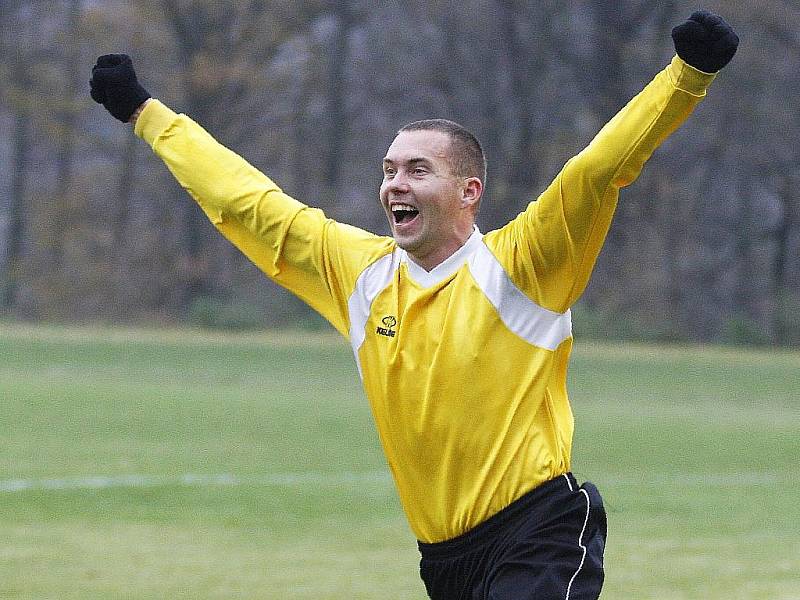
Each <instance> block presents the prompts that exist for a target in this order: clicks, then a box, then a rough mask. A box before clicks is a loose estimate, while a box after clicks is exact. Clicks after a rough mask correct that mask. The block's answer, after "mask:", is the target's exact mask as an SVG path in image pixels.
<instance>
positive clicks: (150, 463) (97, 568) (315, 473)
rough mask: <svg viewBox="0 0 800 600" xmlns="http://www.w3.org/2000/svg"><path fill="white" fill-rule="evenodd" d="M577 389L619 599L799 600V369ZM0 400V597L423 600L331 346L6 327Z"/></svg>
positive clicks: (607, 380)
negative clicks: (95, 482)
mask: <svg viewBox="0 0 800 600" xmlns="http://www.w3.org/2000/svg"><path fill="white" fill-rule="evenodd" d="M570 377H571V384H570V390H571V395H572V400H573V409H574V412H575V416H576V439H575V448H574V453H573V468H574V471H575V472H576V474H577V475H578V477H579V478H590V479H592V480H593V481H595V482H596V483H597V484H598V486H599V487H600V488H601V491H602V492H603V494H604V496H605V500H606V504H607V509H608V513H609V525H610V537H609V545H608V549H607V552H606V568H607V580H606V588H605V591H604V594H603V598H609V599H618V598H619V599H672V598H675V599H683V598H686V599H690V598H691V599H694V598H703V599H712V600H714V599H723V598H724V599H725V600H730V599H737V598H741V599H747V600H751V599H759V598H764V599H766V598H769V599H770V600H774V599H787V600H788V599H790V598H792V599H796V598H799V597H800V541H799V540H798V535H797V532H798V528H797V523H798V522H800V504H799V503H798V502H797V497H798V491H800V489H798V488H799V486H798V483H797V482H798V480H800V467H798V462H797V459H798V457H800V353H796V352H795V353H792V352H777V351H776V352H769V351H746V350H730V349H718V348H679V347H662V348H659V347H649V346H634V345H594V344H585V343H580V342H578V344H577V347H576V351H575V354H574V358H573V362H572V366H571V369H570ZM0 401H1V402H2V404H0V406H1V407H2V410H0V488H3V486H5V488H4V489H0V540H2V543H0V598H3V599H6V598H26V599H27V598H37V599H45V598H47V599H51V598H52V599H73V598H74V599H78V598H80V599H95V598H97V599H99V598H103V599H109V598H112V599H115V598H126V599H128V598H130V599H133V598H136V599H139V598H142V599H151V598H152V599H155V598H159V599H163V598H187V599H188V598H191V599H205V598H248V599H250V598H276V599H284V598H286V599H295V598H296V599H300V598H315V599H320V598H330V599H344V598H347V599H351V598H353V599H358V598H392V599H394V598H397V599H404V598H408V599H421V598H424V590H423V587H422V584H421V583H420V582H419V580H418V575H417V560H418V557H417V552H416V546H415V542H414V539H413V536H412V534H411V533H410V531H409V530H408V528H407V526H406V524H405V520H404V518H403V515H402V511H401V509H400V507H399V504H398V502H397V499H396V497H395V493H394V490H393V487H392V484H391V481H390V479H389V478H388V476H387V475H386V474H385V464H384V461H383V457H382V455H381V452H380V448H379V444H378V441H377V435H376V434H375V432H374V429H373V426H372V421H371V415H370V413H369V408H368V406H367V405H366V402H365V400H364V397H363V394H362V392H361V390H360V387H359V384H358V376H357V373H356V370H355V366H354V364H353V360H352V357H351V354H350V351H349V347H348V346H347V345H346V344H345V343H344V342H343V341H340V340H338V339H337V338H334V337H331V336H330V335H329V334H327V333H323V334H308V333H306V334H264V335H244V334H241V335H229V336H226V335H221V334H203V333H191V332H176V331H163V332H158V331H126V330H113V329H105V330H90V329H69V328H45V327H26V326H10V325H6V326H3V327H0ZM186 474H194V475H197V476H203V475H205V476H215V475H221V474H230V475H231V476H235V477H236V478H237V479H236V481H234V482H227V483H226V482H225V481H214V480H203V481H199V482H198V481H195V482H192V481H188V482H187V481H184V480H182V479H181V478H182V477H183V476H185V475H186ZM281 474H283V475H287V474H288V475H289V477H288V478H284V479H281V478H280V477H276V476H278V475H281ZM131 475H135V476H139V477H142V478H145V479H142V481H143V482H149V484H148V485H139V486H126V485H123V484H122V483H124V481H123V480H121V479H119V480H115V479H113V478H115V477H117V478H124V477H127V476H131ZM90 476H102V477H106V478H112V479H107V480H105V481H106V484H108V483H109V482H111V483H113V482H115V481H117V482H119V483H120V484H119V485H104V486H99V487H94V488H93V487H91V486H89V485H88V482H87V481H86V479H85V478H87V477H90ZM147 478H149V479H147ZM53 479H57V480H58V481H51V482H50V483H48V480H53ZM12 480H19V481H24V482H28V484H29V489H19V490H16V491H11V490H10V487H11V486H10V483H9V482H11V481H12Z"/></svg>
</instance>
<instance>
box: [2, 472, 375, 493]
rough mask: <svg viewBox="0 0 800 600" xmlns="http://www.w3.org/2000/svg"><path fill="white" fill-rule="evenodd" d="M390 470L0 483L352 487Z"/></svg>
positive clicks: (16, 486) (6, 487)
mask: <svg viewBox="0 0 800 600" xmlns="http://www.w3.org/2000/svg"><path fill="white" fill-rule="evenodd" d="M389 482H390V477H389V473H388V472H386V471H369V472H364V473H357V472H347V471H345V472H340V473H321V472H314V471H306V472H300V473H273V474H265V475H231V474H229V473H221V474H218V475H200V474H195V473H186V474H183V475H177V476H168V475H163V476H154V475H116V476H102V475H96V476H90V477H59V478H47V479H9V480H6V481H2V480H0V492H6V493H10V492H25V491H30V490H92V489H95V490H97V489H110V488H151V487H169V486H187V487H211V486H228V487H232V486H245V485H264V486H295V485H333V486H336V485H352V484H363V483H389Z"/></svg>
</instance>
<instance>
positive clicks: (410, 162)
mask: <svg viewBox="0 0 800 600" xmlns="http://www.w3.org/2000/svg"><path fill="white" fill-rule="evenodd" d="M400 162H401V163H404V164H407V165H413V164H416V163H425V164H433V163H432V162H431V160H430V159H429V158H424V157H419V158H409V159H408V160H401V161H400ZM383 164H384V165H393V164H395V161H393V160H392V159H391V158H384V159H383Z"/></svg>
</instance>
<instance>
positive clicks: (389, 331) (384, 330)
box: [375, 316, 397, 337]
mask: <svg viewBox="0 0 800 600" xmlns="http://www.w3.org/2000/svg"><path fill="white" fill-rule="evenodd" d="M381 323H383V325H384V326H383V327H378V328H377V329H376V330H375V333H378V334H380V335H385V336H386V337H394V335H395V333H397V332H396V331H395V330H394V329H393V327H394V326H395V325H397V319H395V318H394V317H392V316H388V317H383V319H381Z"/></svg>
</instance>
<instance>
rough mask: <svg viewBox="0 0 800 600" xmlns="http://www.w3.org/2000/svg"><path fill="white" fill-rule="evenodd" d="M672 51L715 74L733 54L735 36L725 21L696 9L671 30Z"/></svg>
mask: <svg viewBox="0 0 800 600" xmlns="http://www.w3.org/2000/svg"><path fill="white" fill-rule="evenodd" d="M672 40H673V41H674V42H675V51H676V52H677V53H678V56H680V57H681V58H682V59H683V60H684V61H685V62H687V63H688V64H690V65H691V66H693V67H694V68H695V69H698V70H700V71H703V72H704V73H716V72H717V71H719V70H720V69H721V68H722V67H724V66H725V65H727V64H728V61H730V59H732V58H733V55H734V54H736V47H737V46H738V45H739V37H738V36H737V35H736V33H735V32H734V31H733V28H732V27H731V26H730V25H728V24H727V23H726V22H725V20H724V19H723V18H722V17H720V16H718V15H714V14H711V13H710V12H707V11H704V10H699V11H697V12H695V13H692V16H691V17H689V19H688V20H687V21H686V22H684V23H681V24H680V25H678V26H677V27H675V28H674V29H673V30H672Z"/></svg>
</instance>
